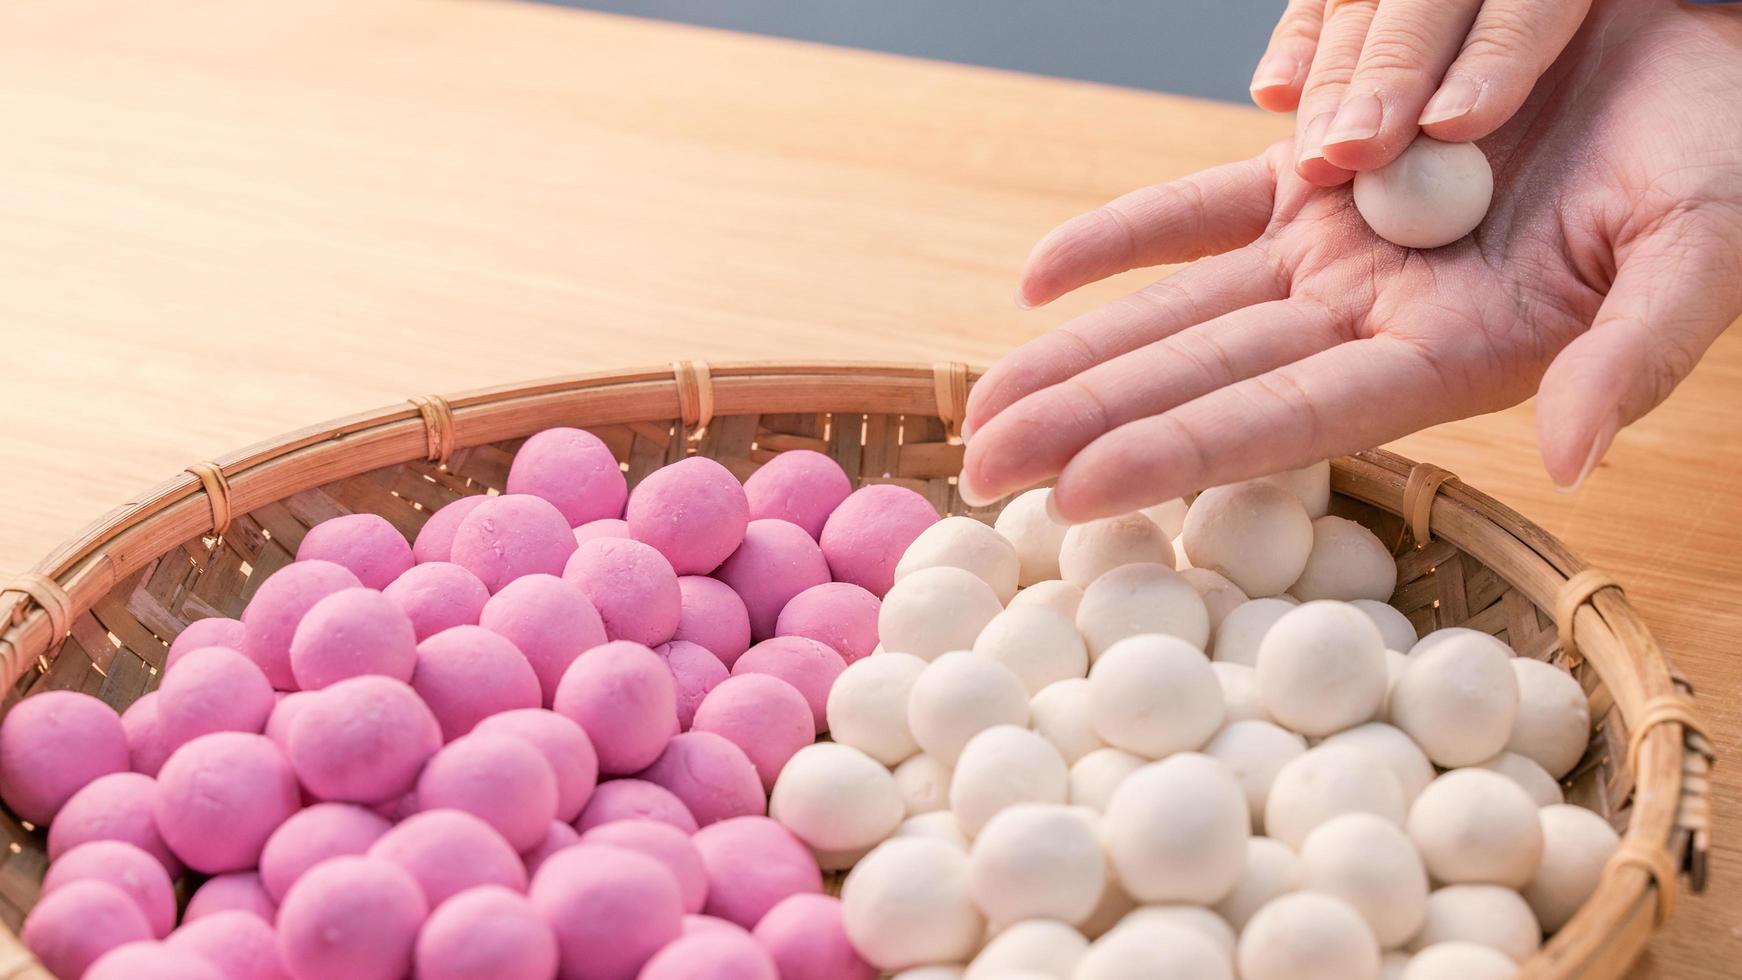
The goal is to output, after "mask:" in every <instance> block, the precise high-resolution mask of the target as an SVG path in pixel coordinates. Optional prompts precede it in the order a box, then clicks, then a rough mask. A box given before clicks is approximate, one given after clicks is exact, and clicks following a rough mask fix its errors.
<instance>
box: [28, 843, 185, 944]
mask: <svg viewBox="0 0 1742 980" xmlns="http://www.w3.org/2000/svg"><path fill="white" fill-rule="evenodd" d="M75 881H101V882H104V883H106V884H110V885H114V886H115V887H116V888H119V889H121V890H122V891H124V892H126V893H127V897H128V898H131V899H132V900H133V901H134V902H135V903H137V904H138V905H139V911H141V912H144V913H145V921H147V922H149V923H151V934H152V935H153V936H156V937H157V938H158V939H162V938H163V937H164V936H167V935H169V931H170V930H171V929H174V928H175V884H174V883H173V882H171V881H170V880H169V872H167V871H164V870H163V865H162V864H160V863H159V862H158V860H157V859H156V858H154V857H152V856H151V855H149V854H147V853H145V852H144V851H142V850H140V849H139V848H137V847H134V846H133V845H132V844H127V843H124V842H122V841H118V840H99V841H92V842H91V843H89V844H80V845H79V846H78V847H75V848H73V849H72V850H70V851H68V852H66V853H65V854H63V855H61V857H60V859H59V860H57V861H55V862H54V863H52V864H50V865H49V866H48V874H46V875H44V876H43V879H42V894H44V895H48V894H52V893H53V892H54V891H55V890H56V889H59V888H64V887H65V886H67V885H70V884H72V883H73V882H75Z"/></svg>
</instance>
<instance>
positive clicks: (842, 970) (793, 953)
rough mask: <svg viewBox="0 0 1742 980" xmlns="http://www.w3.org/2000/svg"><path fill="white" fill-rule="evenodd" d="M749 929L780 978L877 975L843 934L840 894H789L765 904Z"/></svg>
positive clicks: (847, 979) (865, 979)
mask: <svg viewBox="0 0 1742 980" xmlns="http://www.w3.org/2000/svg"><path fill="white" fill-rule="evenodd" d="M752 934H753V935H754V936H755V937H756V941H757V942H759V943H761V944H762V948H763V949H766V950H767V951H768V955H770V956H772V957H773V958H774V964H775V966H777V967H779V969H780V980H876V977H877V970H876V968H874V967H873V966H872V965H871V964H869V963H867V962H865V959H864V958H863V957H861V956H860V955H859V953H858V951H856V950H854V949H853V944H852V942H850V941H849V940H848V939H847V927H846V926H845V925H844V924H843V923H842V920H841V900H840V899H838V898H835V897H833V896H830V895H794V896H792V897H790V898H788V899H785V900H784V901H782V902H781V903H780V904H779V905H776V906H775V907H774V908H772V909H769V910H768V914H767V915H765V916H763V917H762V921H761V922H758V923H756V928H755V929H754V930H753V932H752Z"/></svg>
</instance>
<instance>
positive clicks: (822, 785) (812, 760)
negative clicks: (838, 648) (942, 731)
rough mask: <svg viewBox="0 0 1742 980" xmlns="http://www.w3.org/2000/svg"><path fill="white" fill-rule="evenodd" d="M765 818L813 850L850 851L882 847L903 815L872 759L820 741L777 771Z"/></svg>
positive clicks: (889, 779) (888, 778) (890, 782)
mask: <svg viewBox="0 0 1742 980" xmlns="http://www.w3.org/2000/svg"><path fill="white" fill-rule="evenodd" d="M679 737H680V738H681V737H682V736H679ZM768 815H769V816H771V817H773V818H774V819H776V820H778V821H780V823H781V825H782V826H784V827H786V829H787V830H790V831H792V832H793V835H794V836H796V837H798V839H799V840H802V841H804V842H805V843H806V844H809V845H810V846H811V847H814V848H817V849H819V850H824V851H852V850H862V849H865V848H869V847H872V846H875V845H877V844H880V843H882V842H883V839H884V838H886V837H888V836H889V835H890V834H891V833H894V831H895V827H896V825H897V824H899V823H901V819H902V817H903V816H904V815H905V811H904V808H903V806H902V800H901V790H900V789H899V788H898V787H897V786H896V785H895V777H894V776H892V775H890V773H889V770H888V769H885V768H884V767H883V765H882V764H881V763H879V762H878V761H877V760H876V759H873V758H871V757H870V756H868V755H866V754H865V753H863V752H861V751H859V750H858V749H855V748H853V747H851V746H848V745H841V744H838V743H834V742H818V743H817V744H815V745H807V746H805V747H804V748H802V749H799V750H798V753H797V754H796V755H794V756H793V757H792V759H791V760H790V761H788V762H787V764H786V768H785V769H782V770H781V772H780V778H779V779H778V780H776V781H775V783H774V793H773V795H772V796H770V797H769V799H768Z"/></svg>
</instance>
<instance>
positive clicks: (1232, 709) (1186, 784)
mask: <svg viewBox="0 0 1742 980" xmlns="http://www.w3.org/2000/svg"><path fill="white" fill-rule="evenodd" d="M1048 492H1049V491H1047V490H1044V489H1043V490H1034V491H1030V492H1028V493H1026V494H1023V495H1022V496H1020V497H1018V498H1016V499H1015V500H1013V501H1012V502H1011V503H1010V504H1009V505H1008V506H1007V507H1006V508H1005V509H1004V511H1003V512H1002V513H1001V514H1000V516H999V517H998V519H997V523H996V526H995V527H989V526H987V525H986V524H984V523H981V522H979V521H976V520H973V519H971V518H966V517H952V518H946V519H944V520H943V521H940V522H938V523H937V524H934V525H932V526H931V527H929V528H928V529H926V530H925V531H924V532H922V533H921V534H920V535H919V537H918V538H917V539H915V540H914V542H913V544H912V545H911V546H910V547H909V548H908V549H907V551H906V553H905V555H904V557H903V558H902V560H901V562H900V563H899V565H898V566H897V569H896V574H895V579H896V581H895V584H894V586H893V588H891V589H890V591H889V592H888V594H887V596H886V597H885V599H884V602H883V605H882V607H881V610H880V612H879V618H878V628H879V634H880V638H881V646H880V647H879V648H878V649H877V650H876V651H875V652H874V653H873V654H872V655H870V656H866V657H864V658H861V659H860V660H858V661H855V662H854V663H852V664H850V665H849V666H848V667H847V669H846V670H845V671H844V672H843V673H842V674H841V675H840V676H839V678H838V679H837V681H836V683H835V685H834V687H833V689H832V690H831V692H830V694H829V698H828V704H827V721H828V727H829V730H830V732H831V734H832V741H831V742H820V743H817V744H815V745H812V746H809V747H807V748H803V749H801V750H799V752H798V753H797V754H796V755H794V756H793V758H792V759H791V761H790V762H789V763H788V764H787V765H786V767H785V768H784V769H783V770H782V771H781V773H780V775H779V778H778V779H777V781H776V783H775V785H774V788H773V792H772V796H771V799H770V806H769V813H770V815H771V816H772V817H773V818H774V819H775V820H777V821H779V822H780V823H782V824H784V825H785V826H786V827H787V828H788V829H789V830H790V831H792V832H793V834H795V835H796V836H797V837H799V838H800V839H801V840H803V841H804V842H805V843H806V844H808V845H809V846H810V847H811V849H812V850H813V852H814V853H816V855H817V856H818V858H819V860H820V861H821V862H822V864H823V866H824V867H825V868H837V869H839V868H851V871H850V872H849V873H848V875H847V877H846V880H845V883H844V885H843V890H842V902H843V915H844V921H845V927H846V930H847V933H848V936H849V937H850V938H851V940H852V942H853V944H854V945H855V946H856V947H857V949H858V950H859V951H860V953H861V954H862V955H863V956H864V957H865V958H866V959H867V960H869V961H870V962H871V963H872V964H874V965H875V966H876V967H878V968H880V969H882V970H886V971H889V972H890V973H892V974H893V975H894V976H895V977H897V978H898V980H947V978H966V980H993V978H1001V980H1039V978H1047V977H1054V978H1061V980H1126V978H1130V980H1188V978H1189V980H1224V978H1226V980H1232V978H1234V977H1240V978H1242V980H1320V978H1323V980H1368V978H1378V977H1386V978H1392V977H1401V978H1407V980H1491V978H1505V977H1511V976H1514V975H1516V974H1517V972H1518V969H1519V964H1520V963H1521V962H1522V961H1523V960H1525V959H1526V958H1528V957H1529V956H1530V955H1531V954H1532V953H1533V952H1534V951H1535V950H1536V949H1537V948H1538V947H1539V946H1540V945H1541V943H1542V940H1543V936H1544V934H1545V933H1552V932H1554V931H1555V930H1557V929H1559V928H1561V927H1562V926H1563V925H1564V924H1565V923H1566V922H1567V921H1568V920H1569V919H1570V918H1571V917H1572V915H1573V914H1574V912H1575V911H1576V910H1577V909H1578V907H1579V906H1580V904H1581V903H1582V902H1583V901H1584V900H1585V899H1586V898H1587V897H1588V896H1589V895H1590V894H1591V892H1592V891H1593V890H1594V889H1595V888H1596V886H1597V883H1598V880H1599V878H1600V877H1601V874H1602V871H1603V868H1604V865H1605V862H1606V861H1607V859H1608V858H1609V856H1610V855H1611V854H1612V853H1613V852H1614V851H1615V849H1616V847H1617V844H1618V839H1617V835H1616V833H1615V831H1614V829H1613V828H1612V827H1611V826H1610V825H1609V823H1608V822H1607V821H1605V820H1604V819H1603V818H1602V817H1600V816H1599V815H1597V814H1596V813H1593V812H1591V811H1589V810H1586V809H1582V808H1580V807H1577V806H1571V805H1567V804H1566V803H1565V802H1564V801H1563V798H1562V790H1561V785H1560V783H1559V780H1561V779H1563V778H1565V777H1567V776H1568V774H1569V773H1570V772H1571V771H1572V770H1573V769H1574V767H1575V766H1576V765H1577V764H1578V763H1579V760H1580V759H1581V757H1582V756H1583V755H1584V753H1585V749H1586V746H1587V742H1588V739H1589V731H1590V709H1589V706H1588V703H1587V699H1586V695H1585V692H1584V691H1583V690H1582V689H1581V687H1580V685H1579V683H1578V682H1577V681H1576V680H1575V679H1574V678H1573V677H1572V676H1570V675H1569V674H1568V673H1566V672H1565V671H1564V670H1561V669H1560V668H1558V667H1556V666H1553V665H1551V664H1546V663H1542V662H1539V661H1536V660H1531V659H1527V658H1519V657H1516V656H1514V653H1513V651H1512V650H1511V649H1510V648H1508V647H1507V646H1506V645H1505V644H1504V643H1502V642H1501V641H1499V640H1497V639H1495V638H1494V637H1492V636H1489V635H1487V634H1484V633H1480V632H1476V631H1473V630H1468V629H1462V628H1450V629H1441V630H1436V631H1434V632H1431V633H1429V634H1428V635H1426V636H1422V637H1419V638H1418V637H1417V635H1416V632H1415V629H1414V628H1413V627H1412V625H1411V623H1410V622H1409V620H1408V619H1406V618H1405V617H1404V616H1403V615H1402V614H1401V613H1399V612H1397V611H1396V610H1394V609H1393V608H1392V607H1390V606H1388V605H1386V603H1385V600H1386V599H1388V598H1389V597H1390V596H1391V594H1392V592H1393V591H1394V589H1395V587H1396V578H1397V567H1396V564H1395V562H1394V561H1393V559H1392V557H1391V554H1390V553H1389V551H1388V550H1387V549H1386V548H1385V546H1384V545H1382V544H1381V543H1380V541H1379V540H1378V539H1377V538H1376V537H1375V536H1374V535H1373V534H1372V533H1371V532H1370V531H1368V530H1367V529H1366V528H1364V527H1362V526H1361V525H1360V524H1357V523H1355V522H1353V521H1349V520H1345V519H1343V518H1340V517H1335V516H1329V515H1328V514H1327V509H1328V503H1329V498H1330V486H1329V467H1328V465H1327V464H1319V465H1316V466H1311V467H1307V468H1305V469H1302V470H1298V471H1293V472H1289V473H1285V474H1281V475H1278V476H1274V477H1269V478H1265V479H1261V480H1255V481H1250V482H1246V483H1240V484H1234V485H1229V486H1220V487H1214V488H1211V489H1209V490H1206V491H1204V492H1203V493H1200V494H1198V495H1197V496H1196V497H1195V498H1194V499H1193V500H1192V501H1191V502H1190V503H1189V505H1188V504H1187V502H1186V501H1183V500H1181V501H1173V502H1170V503H1167V504H1163V505H1159V506H1157V507H1152V508H1149V509H1147V510H1145V511H1143V512H1140V513H1133V514H1128V515H1125V516H1123V517H1118V518H1113V519H1109V520H1101V521H1095V522H1093V523H1089V524H1082V525H1077V526H1071V527H1067V526H1065V525H1062V524H1059V523H1056V522H1055V521H1054V520H1052V519H1051V518H1050V517H1049V516H1048V509H1047V494H1048Z"/></svg>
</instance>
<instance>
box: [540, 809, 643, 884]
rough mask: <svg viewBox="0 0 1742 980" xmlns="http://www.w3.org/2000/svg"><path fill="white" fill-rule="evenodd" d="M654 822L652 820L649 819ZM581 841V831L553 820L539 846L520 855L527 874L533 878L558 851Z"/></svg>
mask: <svg viewBox="0 0 1742 980" xmlns="http://www.w3.org/2000/svg"><path fill="white" fill-rule="evenodd" d="M649 822H652V821H649ZM580 842H581V835H580V832H579V831H577V830H575V828H574V827H572V826H570V825H568V824H566V823H563V822H562V821H561V820H552V821H551V822H550V829H549V830H547V831H545V833H544V840H542V841H539V843H538V846H537V847H534V848H533V849H532V850H530V851H527V852H526V853H524V854H522V855H520V863H522V864H524V865H525V866H526V876H527V877H528V878H531V877H532V876H533V875H535V874H537V873H538V869H539V868H541V867H543V866H544V862H545V861H547V860H549V859H550V856H551V855H553V854H555V853H557V852H558V851H563V850H567V849H568V848H571V847H573V846H575V845H576V844H579V843H580Z"/></svg>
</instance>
